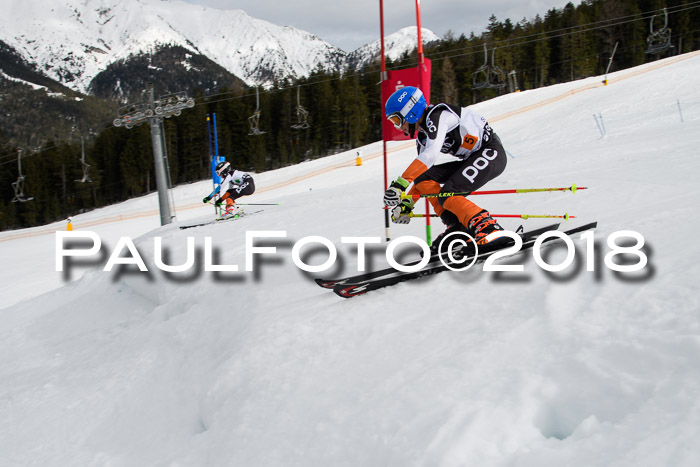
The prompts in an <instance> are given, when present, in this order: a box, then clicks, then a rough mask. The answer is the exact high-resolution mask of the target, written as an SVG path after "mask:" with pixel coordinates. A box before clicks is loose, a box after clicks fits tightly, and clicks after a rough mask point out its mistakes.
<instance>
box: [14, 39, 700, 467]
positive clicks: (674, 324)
mask: <svg viewBox="0 0 700 467" xmlns="http://www.w3.org/2000/svg"><path fill="white" fill-rule="evenodd" d="M699 74H700V56H699V55H698V54H697V53H695V54H686V55H682V56H678V57H673V58H669V59H666V60H663V61H659V62H655V63H651V64H647V65H644V66H642V67H638V68H635V69H630V70H625V71H620V72H617V73H613V74H611V75H610V76H609V77H608V78H609V84H608V85H607V86H603V85H602V83H601V80H602V78H601V77H595V78H589V79H585V80H581V81H576V82H572V83H568V84H562V85H558V86H552V87H548V88H543V89H538V90H533V91H526V92H521V93H516V94H510V95H506V96H503V97H500V98H498V99H493V100H491V101H488V102H484V103H481V104H479V105H477V106H476V107H477V109H478V111H480V112H481V113H483V114H484V115H485V116H486V117H487V118H488V119H489V121H490V123H491V124H492V126H493V127H494V129H495V131H496V132H497V133H498V134H499V135H500V136H501V138H502V140H503V142H504V144H505V147H506V148H507V149H508V151H509V152H510V153H511V156H510V157H509V160H508V167H507V169H506V172H505V173H504V174H503V175H502V176H500V177H499V178H498V179H496V180H494V181H492V182H491V183H490V184H488V185H487V187H485V188H487V189H505V188H530V187H533V188H537V187H553V186H570V185H571V184H573V183H575V184H577V185H579V186H585V187H588V189H587V190H581V191H578V192H577V193H575V194H572V193H543V194H523V195H499V196H497V195H494V196H482V197H478V198H477V197H473V200H474V201H475V202H477V203H479V204H480V205H482V206H483V207H485V208H487V209H489V210H490V211H491V212H492V213H500V214H515V213H523V214H563V213H565V212H566V213H569V214H571V215H575V216H576V218H575V219H572V220H569V221H568V222H567V223H566V225H569V226H575V225H578V224H582V223H586V222H590V221H598V228H597V229H596V231H595V237H594V238H595V243H593V248H594V250H590V248H591V244H589V243H588V242H587V241H586V240H582V239H580V238H579V236H578V235H577V236H575V237H573V239H572V240H573V242H574V245H575V260H574V263H573V264H572V265H571V266H570V267H569V268H567V269H565V270H564V271H561V272H557V273H546V272H545V271H543V270H542V269H541V268H540V267H538V266H537V264H536V263H535V260H534V257H533V253H532V252H526V253H523V254H521V255H519V256H514V257H512V258H509V259H508V260H506V261H507V262H508V263H509V264H523V265H524V268H525V269H524V271H523V272H516V273H513V272H508V273H493V272H484V271H481V270H480V268H479V267H476V268H472V269H471V270H469V271H466V272H462V273H443V274H439V275H436V276H432V277H428V278H425V279H421V280H417V281H410V282H405V283H402V284H400V285H397V286H395V287H391V288H386V289H382V290H379V291H376V292H372V293H369V294H367V295H363V296H359V297H355V298H352V299H347V300H346V299H341V298H339V297H337V296H336V295H334V294H333V293H332V292H330V291H327V290H324V289H321V288H320V287H318V286H317V285H316V284H315V283H314V282H313V280H312V278H313V277H334V276H337V275H340V274H342V273H343V272H344V273H352V272H353V271H354V270H356V267H357V251H356V249H355V248H354V247H352V246H351V245H349V244H341V238H342V237H377V238H383V236H384V224H383V219H384V214H383V211H382V209H381V205H382V203H381V198H382V191H383V178H382V177H383V176H382V166H383V165H382V160H381V157H379V155H380V153H381V144H380V143H375V144H372V145H369V146H367V147H364V148H361V151H362V158H363V159H362V161H363V163H362V165H361V166H356V165H355V158H356V151H350V152H347V153H343V154H338V155H335V156H330V157H327V158H323V159H319V160H315V161H310V162H306V163H303V164H299V165H297V166H294V167H289V168H285V169H282V170H278V171H273V172H268V173H263V174H258V175H255V178H256V182H257V185H258V192H257V193H256V194H255V195H253V196H251V197H249V198H245V201H246V202H249V203H273V202H274V203H280V205H279V206H247V210H248V212H254V211H261V212H256V213H255V214H253V215H250V216H248V217H244V218H242V219H240V220H237V221H233V222H229V223H218V224H215V225H210V226H204V227H198V228H194V229H188V230H180V229H179V228H178V227H179V226H180V225H186V224H190V223H195V222H200V221H202V220H205V219H210V218H211V217H212V215H213V214H212V208H211V207H210V206H204V205H201V201H200V200H201V198H202V197H203V196H204V195H206V194H207V193H208V192H209V191H210V190H211V183H209V182H201V183H195V184H191V185H187V186H181V187H178V188H177V189H175V190H174V197H175V200H176V204H177V207H178V209H177V219H178V220H177V222H176V223H175V224H171V225H167V226H165V227H160V226H159V216H158V213H157V198H156V197H155V195H149V196H146V197H143V198H140V199H134V200H131V201H128V202H125V203H122V204H120V205H116V206H111V207H108V208H104V209H100V210H96V211H93V212H90V213H86V214H82V215H79V216H76V217H75V218H74V219H73V226H74V228H75V231H76V232H80V231H92V232H95V233H96V234H98V235H99V236H100V238H101V240H102V256H101V257H100V258H99V259H94V258H91V259H89V261H90V262H91V264H86V261H87V260H86V259H81V258H77V259H75V260H73V261H69V262H67V270H66V271H65V272H64V273H60V272H56V265H55V261H56V259H55V253H56V247H55V241H56V235H55V232H56V231H63V230H65V228H66V224H65V222H62V223H57V224H55V225H50V226H44V227H37V228H33V229H26V230H21V231H11V232H3V233H0V252H1V253H2V258H3V264H4V265H5V267H4V268H2V271H0V278H1V280H0V284H2V285H1V287H2V289H1V290H0V292H1V296H2V297H3V298H2V305H1V306H2V308H1V309H0V318H1V319H0V419H1V420H3V423H2V425H0V465H12V466H17V465H22V466H24V465H32V466H66V465H81V466H88V465H109V466H135V465H138V466H201V465H208V466H232V465H235V466H256V467H257V466H297V465H298V466H331V465H332V466H378V465H382V466H407V465H420V466H433V465H434V466H482V467H483V466H518V467H524V466H532V467H546V466H556V467H560V466H630V467H632V466H634V467H639V466H654V467H658V466H674V467H691V466H697V465H700V448H699V447H698V443H697V440H698V439H699V438H700V365H699V358H698V357H699V356H700V316H699V313H700V295H698V292H697V287H698V285H697V281H698V277H700V266H699V262H698V258H700V246H698V245H699V244H698V242H697V241H696V236H697V232H698V231H700V220H699V219H698V216H697V213H698V212H699V211H700V196H699V188H698V183H697V176H698V173H700V157H698V149H697V148H698V147H700V87H698V86H697V78H696V77H697V76H698V75H699ZM594 115H595V118H594ZM389 149H390V155H389V170H390V176H391V177H395V176H397V175H399V174H400V173H401V172H402V171H403V169H404V168H405V167H406V166H407V165H408V164H409V163H410V162H411V160H412V159H413V157H414V151H415V150H414V148H413V147H412V144H411V143H392V144H390V145H389ZM145 150H147V149H145ZM29 195H31V193H29ZM418 209H419V211H420V212H422V209H423V208H422V206H421V207H419V208H418ZM548 222H549V220H547V219H544V220H540V219H531V220H520V219H515V220H514V219H509V218H503V219H502V220H501V223H502V225H503V226H504V227H506V228H508V229H511V230H513V229H515V228H516V227H517V226H518V225H519V224H521V223H522V224H524V225H525V226H526V227H527V228H533V227H539V226H543V225H546V224H547V223H548ZM440 230H441V227H439V226H436V225H435V222H434V223H433V235H435V234H437V233H439V232H440ZM254 231H258V232H260V231H266V232H278V233H279V232H282V231H284V232H285V233H286V236H285V237H284V238H272V239H268V240H265V241H263V240H257V241H256V246H258V247H262V246H265V247H268V248H270V247H276V249H277V252H276V253H275V254H272V253H265V254H262V255H256V257H258V258H259V260H258V261H256V262H255V264H254V266H255V268H254V269H255V270H254V271H253V272H247V271H246V270H245V266H246V254H245V252H246V232H249V233H250V232H254ZM618 231H634V232H638V233H639V234H640V235H641V236H642V237H643V238H644V241H645V246H644V249H643V252H644V254H645V255H646V256H647V257H648V263H647V265H646V266H645V267H644V268H643V269H642V271H640V272H637V273H615V272H613V271H612V270H611V269H610V268H609V267H607V266H606V264H605V262H604V258H605V256H606V255H607V254H608V253H609V252H610V251H611V247H610V246H609V245H608V244H607V239H608V237H609V236H610V235H611V234H613V233H615V232H618ZM391 235H392V237H393V238H397V237H402V236H407V235H413V236H418V237H422V236H424V225H423V223H422V222H420V220H416V219H414V221H413V222H412V223H411V224H410V225H408V226H392V228H391ZM307 236H321V237H324V238H327V239H329V240H330V241H332V242H333V243H335V244H336V245H337V246H338V252H339V253H338V254H339V259H338V261H337V262H336V265H335V266H334V267H332V268H331V269H330V270H328V271H326V272H323V273H315V274H309V273H305V272H304V271H302V270H301V269H299V268H298V267H297V266H296V265H295V264H294V262H293V260H292V250H293V248H294V245H295V243H297V242H299V241H300V240H301V239H302V238H304V237H307ZM121 237H128V238H130V239H131V240H133V242H134V244H135V246H136V248H137V251H138V253H139V255H140V256H141V257H142V258H143V259H144V261H145V263H146V265H147V267H148V270H149V271H148V272H140V271H139V270H138V268H137V267H136V266H134V265H129V266H119V265H117V266H116V267H115V268H114V269H113V270H112V271H111V272H104V271H103V267H104V264H105V263H106V262H107V260H108V258H109V256H110V255H111V254H112V253H113V251H114V250H115V249H116V247H117V245H118V244H119V241H120V240H119V239H120V238H121ZM156 237H160V238H161V240H162V249H163V253H164V254H163V256H164V261H165V263H166V264H171V265H179V264H183V263H185V261H186V259H187V241H188V240H187V239H188V237H192V238H193V240H192V241H194V243H195V249H196V255H195V259H196V261H195V266H194V267H193V268H192V269H190V270H189V271H187V272H183V273H165V272H162V271H161V270H159V269H158V268H156V267H155V263H154V261H155V259H154V258H155V254H154V252H155V243H154V242H155V240H154V239H155V238H156ZM205 237H209V238H211V244H212V246H213V251H214V260H213V261H214V263H215V264H219V265H237V266H238V268H239V271H238V272H221V273H214V272H206V271H204V270H203V269H204V266H203V264H204V258H203V257H204V256H205V254H206V251H205V250H206V249H205V247H204V245H205ZM83 246H85V245H83ZM315 246H318V248H315ZM383 247H384V244H382V245H374V246H373V247H371V248H370V247H368V261H367V263H368V267H372V268H376V267H381V266H383V265H385V264H386V260H385V258H384V256H383ZM589 252H592V253H593V254H592V255H591V257H592V258H593V259H594V260H595V262H594V263H593V266H594V271H588V270H587V269H589V263H588V258H589V256H588V253H589ZM303 253H304V254H302V257H303V258H304V259H305V260H306V261H307V262H308V264H312V265H319V264H322V263H323V262H324V261H325V260H326V259H327V258H328V253H327V249H326V248H325V247H322V246H319V245H309V246H307V247H306V248H304V249H303ZM409 253H410V252H409ZM121 255H122V256H123V257H125V258H127V259H128V258H130V257H132V255H131V254H130V253H129V251H128V250H127V249H124V250H123V251H122V253H121ZM542 256H543V257H544V258H545V259H546V260H547V261H548V262H549V263H551V264H557V263H559V262H561V261H562V260H563V259H564V257H565V256H566V249H565V248H562V247H561V246H559V247H550V248H547V249H545V250H543V251H542ZM614 259H615V261H617V262H623V261H622V260H623V259H624V260H625V261H626V262H628V263H635V262H636V261H637V258H636V257H634V256H633V255H629V256H625V258H621V257H619V256H618V257H617V258H614Z"/></svg>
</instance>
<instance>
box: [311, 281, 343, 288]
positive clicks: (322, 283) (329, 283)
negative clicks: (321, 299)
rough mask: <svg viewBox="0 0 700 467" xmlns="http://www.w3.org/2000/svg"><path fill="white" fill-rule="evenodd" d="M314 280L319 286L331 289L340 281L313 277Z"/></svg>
mask: <svg viewBox="0 0 700 467" xmlns="http://www.w3.org/2000/svg"><path fill="white" fill-rule="evenodd" d="M314 282H316V283H317V284H318V285H319V286H321V287H323V288H324V289H332V288H333V287H335V286H336V285H338V284H340V283H341V282H340V281H332V280H331V281H329V280H327V279H314Z"/></svg>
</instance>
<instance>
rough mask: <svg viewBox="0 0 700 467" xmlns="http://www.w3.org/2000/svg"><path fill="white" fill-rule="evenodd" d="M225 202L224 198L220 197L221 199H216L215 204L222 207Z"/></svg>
mask: <svg viewBox="0 0 700 467" xmlns="http://www.w3.org/2000/svg"><path fill="white" fill-rule="evenodd" d="M223 203H224V200H223V199H221V198H219V199H217V200H216V201H214V206H216V207H217V208H218V207H221V205H222V204H223Z"/></svg>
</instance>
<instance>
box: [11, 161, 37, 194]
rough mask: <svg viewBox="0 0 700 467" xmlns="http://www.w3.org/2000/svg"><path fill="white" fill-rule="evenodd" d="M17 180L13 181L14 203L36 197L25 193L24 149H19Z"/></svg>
mask: <svg viewBox="0 0 700 467" xmlns="http://www.w3.org/2000/svg"><path fill="white" fill-rule="evenodd" d="M17 173H18V175H19V176H18V177H17V181H16V182H13V183H12V184H11V185H12V189H13V190H14V192H15V197H14V198H12V202H13V203H26V202H27V201H31V200H33V199H34V198H33V197H31V196H29V197H28V196H25V194H24V179H25V178H26V177H25V176H24V175H22V151H21V150H20V151H17Z"/></svg>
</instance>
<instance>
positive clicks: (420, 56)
mask: <svg viewBox="0 0 700 467" xmlns="http://www.w3.org/2000/svg"><path fill="white" fill-rule="evenodd" d="M416 26H417V28H418V83H420V84H419V85H418V86H419V87H420V90H421V91H423V67H424V66H425V57H424V55H423V36H422V31H421V24H420V0H416ZM425 212H427V213H430V202H429V201H428V198H426V199H425ZM425 240H426V243H427V244H428V245H431V244H432V243H433V239H432V228H431V226H430V216H426V217H425Z"/></svg>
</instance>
